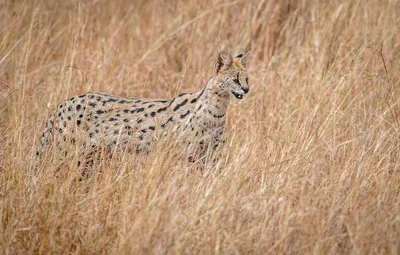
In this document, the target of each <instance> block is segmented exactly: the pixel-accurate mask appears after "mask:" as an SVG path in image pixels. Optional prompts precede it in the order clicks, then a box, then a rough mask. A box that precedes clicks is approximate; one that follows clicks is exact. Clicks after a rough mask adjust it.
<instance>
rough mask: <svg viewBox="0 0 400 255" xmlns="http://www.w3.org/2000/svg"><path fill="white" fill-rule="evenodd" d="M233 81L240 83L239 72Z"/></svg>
mask: <svg viewBox="0 0 400 255" xmlns="http://www.w3.org/2000/svg"><path fill="white" fill-rule="evenodd" d="M233 82H234V83H237V84H239V85H240V82H239V74H237V76H236V78H235V79H233Z"/></svg>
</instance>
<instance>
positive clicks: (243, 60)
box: [235, 49, 250, 67]
mask: <svg viewBox="0 0 400 255" xmlns="http://www.w3.org/2000/svg"><path fill="white" fill-rule="evenodd" d="M249 53H250V49H248V50H247V51H245V52H243V53H241V54H239V55H237V56H236V57H235V58H240V63H242V65H243V66H244V67H246V65H247V58H248V56H249V55H250V54H249Z"/></svg>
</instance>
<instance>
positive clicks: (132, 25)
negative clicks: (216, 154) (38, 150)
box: [0, 0, 400, 254]
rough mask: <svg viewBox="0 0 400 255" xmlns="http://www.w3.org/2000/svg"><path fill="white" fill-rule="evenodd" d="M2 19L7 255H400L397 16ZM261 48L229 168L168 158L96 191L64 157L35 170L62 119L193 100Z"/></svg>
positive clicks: (89, 10)
mask: <svg viewBox="0 0 400 255" xmlns="http://www.w3.org/2000/svg"><path fill="white" fill-rule="evenodd" d="M288 2H289V1H288ZM0 16H1V19H0V86H1V90H0V205H1V206H0V250H2V251H4V253H3V254H14V253H20V254H29V253H84V254H100V253H114V254H121V253H122V254H148V253H150V254H152V253H154V254H165V253H173V254H176V253H187V254H196V253H202V254H210V253H216V254H219V253H223V254H242V253H256V254H282V253H299V254H304V253H316V254H325V253H328V254H337V253H356V254H366V253H376V254H399V253H400V147H399V146H400V142H399V138H400V136H399V132H400V106H399V100H400V99H399V96H400V72H399V71H400V62H399V59H400V33H399V27H400V3H399V1H395V0H394V1H390V0H387V1H381V0H353V1H311V0H310V1H308V0H299V1H290V4H289V3H287V2H286V1H260V2H257V1H252V2H248V1H231V2H229V1H175V0H171V1H156V0H148V1H129V0H113V1H111V0H110V1H106V0H100V1H96V0H65V1H51V0H43V1H34V0H26V1H13V0H5V1H1V3H0ZM250 46H251V48H252V57H251V59H250V65H249V76H250V93H249V95H248V96H247V97H245V99H244V100H242V101H241V102H233V103H232V104H231V106H230V110H229V114H228V119H229V121H228V122H229V123H228V124H229V126H228V130H229V131H228V132H229V139H228V143H227V146H226V148H225V150H224V155H223V158H222V160H221V162H219V164H218V165H217V166H216V167H211V166H209V167H208V168H206V169H205V170H204V171H203V172H202V173H201V172H199V171H193V169H188V168H187V166H186V164H185V162H184V161H182V160H180V159H179V158H177V157H176V156H175V154H174V153H173V152H171V151H170V150H165V149H163V148H162V147H163V146H159V147H158V148H157V149H156V150H155V152H154V153H153V154H151V155H150V156H148V157H139V156H135V155H129V154H121V155H118V156H116V157H114V158H113V159H111V161H107V162H101V163H98V164H95V165H94V166H93V169H92V170H95V171H96V173H95V174H93V175H92V176H90V177H89V178H88V179H87V180H84V181H77V178H76V177H77V175H78V174H79V169H77V165H76V159H74V158H72V159H70V158H69V159H66V158H63V157H61V156H60V155H58V154H57V153H56V152H52V153H49V155H46V157H45V158H44V159H43V160H42V161H40V162H38V164H37V166H36V167H35V161H34V160H33V154H34V151H35V147H36V144H37V142H38V138H39V136H40V133H41V131H42V129H43V127H44V123H45V120H46V118H47V117H48V115H49V112H50V111H51V110H52V109H53V108H54V107H55V106H56V105H57V102H59V101H61V100H63V99H65V98H67V97H69V96H72V95H74V94H77V93H81V92H85V91H104V92H108V93H112V94H116V95H121V96H143V97H167V96H168V97H171V96H174V95H176V94H177V93H178V92H179V91H195V90H198V89H200V88H201V87H202V86H203V84H204V83H205V82H206V81H207V79H208V77H209V75H210V74H211V67H212V61H213V57H214V56H215V54H216V52H217V51H218V50H220V49H221V48H224V47H226V48H229V49H231V50H232V51H234V52H239V51H240V50H243V49H246V48H248V47H250ZM60 162H61V163H60Z"/></svg>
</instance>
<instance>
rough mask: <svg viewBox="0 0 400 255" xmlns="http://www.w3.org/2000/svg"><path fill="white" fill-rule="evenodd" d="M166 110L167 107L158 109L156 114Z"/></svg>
mask: <svg viewBox="0 0 400 255" xmlns="http://www.w3.org/2000/svg"><path fill="white" fill-rule="evenodd" d="M167 108H168V106H166V107H163V108H160V109H158V110H157V112H158V113H160V112H163V111H166V110H167Z"/></svg>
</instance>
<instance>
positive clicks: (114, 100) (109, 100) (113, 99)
mask: <svg viewBox="0 0 400 255" xmlns="http://www.w3.org/2000/svg"><path fill="white" fill-rule="evenodd" d="M117 101H118V100H117V99H115V98H110V99H108V102H117Z"/></svg>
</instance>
